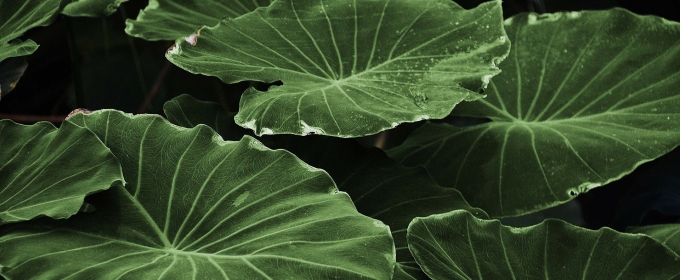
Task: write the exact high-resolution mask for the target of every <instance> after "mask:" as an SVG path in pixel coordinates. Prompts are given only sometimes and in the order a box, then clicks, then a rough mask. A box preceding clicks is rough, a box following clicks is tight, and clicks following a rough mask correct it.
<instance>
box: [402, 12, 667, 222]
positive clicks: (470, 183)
mask: <svg viewBox="0 0 680 280" xmlns="http://www.w3.org/2000/svg"><path fill="white" fill-rule="evenodd" d="M505 24H506V29H507V32H508V34H509V35H510V36H511V37H510V40H511V41H512V42H513V44H515V45H514V46H513V50H512V51H511V53H510V56H509V58H508V59H507V61H506V62H504V63H503V64H502V65H501V68H502V70H503V72H502V73H501V74H499V75H498V76H496V77H494V78H493V80H492V81H491V83H490V85H489V90H488V91H487V93H488V95H489V97H488V98H486V99H483V100H479V101H476V102H466V103H464V104H461V105H459V106H457V107H456V110H454V112H453V114H455V115H459V116H467V117H486V118H490V119H492V122H490V123H486V124H483V125H479V126H475V127H466V128H462V129H461V128H455V127H451V126H447V125H434V124H428V125H426V126H424V127H423V128H421V129H420V130H418V131H417V132H415V133H414V134H412V136H411V139H410V140H407V142H406V144H404V145H403V146H402V147H399V148H397V149H394V150H393V151H391V152H390V155H391V156H393V157H395V158H397V159H400V160H401V161H402V163H405V164H406V165H418V164H425V165H426V167H427V169H428V170H429V171H430V172H431V173H432V175H433V177H434V178H435V179H436V180H437V182H438V183H439V184H440V185H442V186H446V187H454V188H457V189H459V190H460V191H461V193H463V195H464V196H465V198H466V199H467V200H468V201H469V202H470V204H471V205H473V206H477V207H480V208H482V209H484V210H485V211H487V212H488V213H489V214H490V215H492V216H496V217H499V216H511V215H521V214H524V213H527V212H533V211H538V210H541V209H544V208H547V207H550V206H554V205H556V204H559V203H563V202H565V201H568V200H570V199H573V197H575V196H576V195H578V194H579V193H582V192H585V191H587V190H589V189H592V188H594V187H598V186H601V185H604V184H606V183H608V182H611V181H613V180H616V179H618V178H621V177H622V176H624V175H625V174H628V173H630V172H631V171H632V170H633V169H635V168H636V167H637V166H638V165H640V164H642V163H643V162H646V161H649V160H652V159H654V158H657V157H659V156H661V155H663V154H664V153H666V152H668V151H670V150H671V149H673V148H674V147H676V146H678V145H679V144H680V140H678V139H680V109H679V108H680V95H678V91H677V88H678V87H680V74H678V73H680V64H678V63H676V61H680V24H678V23H671V22H668V21H665V20H662V19H660V18H656V17H648V16H644V17H643V16H637V15H634V14H632V13H630V12H628V11H625V10H622V9H613V10H608V11H591V12H573V13H557V14H544V15H537V14H522V15H518V16H514V17H512V18H510V19H508V20H506V22H505Z"/></svg>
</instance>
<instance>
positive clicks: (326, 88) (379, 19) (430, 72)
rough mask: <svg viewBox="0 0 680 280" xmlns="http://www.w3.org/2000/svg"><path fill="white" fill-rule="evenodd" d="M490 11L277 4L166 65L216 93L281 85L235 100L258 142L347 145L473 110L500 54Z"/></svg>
mask: <svg viewBox="0 0 680 280" xmlns="http://www.w3.org/2000/svg"><path fill="white" fill-rule="evenodd" d="M501 20H502V14H501V5H500V1H493V2H488V3H484V4H482V5H480V6H479V7H477V8H475V9H473V10H464V9H462V8H461V7H459V6H458V5H457V4H455V3H453V2H451V1H448V0H423V1H412V0H391V1H390V0H379V1H356V0H338V1H322V0H316V1H308V0H277V1H274V2H273V3H272V4H271V5H270V6H269V7H267V8H260V9H257V10H255V11H254V12H252V13H248V14H245V15H243V16H241V17H238V18H236V19H225V20H223V21H222V22H220V24H218V25H217V26H215V27H205V28H202V29H201V30H199V32H197V33H195V34H193V35H192V36H190V37H187V38H185V39H180V40H178V41H177V42H176V44H175V47H173V48H172V49H171V50H170V51H168V53H167V54H166V57H167V58H168V59H169V60H170V61H171V62H173V63H175V64H176V65H178V66H179V67H181V68H184V69H186V70H187V71H189V72H192V73H200V74H205V75H210V76H216V77H219V78H220V79H222V81H224V82H225V83H236V82H239V81H245V80H251V81H261V82H266V83H271V82H275V81H278V80H280V81H282V82H283V85H282V86H272V87H271V88H269V90H268V91H266V92H260V91H257V90H256V89H254V88H250V89H248V90H246V92H245V93H244V94H243V96H242V98H241V103H240V109H239V113H238V114H237V115H236V123H238V124H239V125H240V126H243V127H246V128H250V129H253V130H254V131H255V133H256V134H257V135H263V134H296V135H307V134H324V135H332V136H338V137H358V136H365V135H370V134H375V133H378V132H380V131H382V130H385V129H389V128H393V127H395V126H397V125H398V124H399V123H402V122H415V121H419V120H422V119H429V118H443V117H445V116H446V115H448V114H449V113H450V112H451V110H452V109H453V107H454V106H455V105H456V104H457V103H458V102H460V101H462V100H473V99H476V98H478V97H479V96H480V95H479V94H477V91H479V90H480V89H481V88H483V87H485V86H486V84H487V82H488V80H489V79H490V78H491V77H492V76H493V75H496V74H498V72H499V70H498V68H497V67H496V66H495V65H496V63H498V62H500V61H501V60H502V59H503V58H504V57H505V56H506V55H507V52H508V48H509V42H508V41H507V40H506V36H505V31H504V30H503V26H502V23H501Z"/></svg>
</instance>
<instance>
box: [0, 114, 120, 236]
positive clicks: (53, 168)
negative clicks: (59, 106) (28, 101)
mask: <svg viewBox="0 0 680 280" xmlns="http://www.w3.org/2000/svg"><path fill="white" fill-rule="evenodd" d="M0 147H2V152H0V225H1V224H5V223H10V222H20V221H25V220H30V219H32V218H35V217H38V216H42V215H44V216H48V217H52V218H58V219H63V218H67V217H69V216H71V215H73V214H76V213H77V212H78V210H79V209H80V206H81V205H82V204H83V199H84V198H85V196H86V195H88V194H91V193H94V192H98V191H102V190H105V189H108V188H109V187H111V186H112V185H114V184H115V185H117V184H122V183H123V182H124V180H123V174H122V171H121V170H120V165H119V163H118V160H116V158H115V156H114V155H113V154H111V152H109V150H108V148H106V146H104V145H103V144H102V143H101V142H100V141H99V139H98V138H97V136H95V135H94V134H92V133H91V132H90V131H88V130H87V129H82V128H79V127H77V126H74V125H72V124H69V123H67V124H64V125H62V126H61V128H60V129H57V128H55V127H54V126H53V125H52V124H50V123H44V122H43V123H37V124H35V125H31V126H26V125H21V124H17V123H14V122H12V121H10V120H1V121H0Z"/></svg>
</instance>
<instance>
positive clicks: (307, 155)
mask: <svg viewBox="0 0 680 280" xmlns="http://www.w3.org/2000/svg"><path fill="white" fill-rule="evenodd" d="M163 109H164V111H165V114H166V115H167V116H168V119H169V120H170V121H171V122H173V123H174V124H177V125H181V126H184V127H194V126H197V125H199V124H205V125H208V126H210V127H212V128H213V129H214V130H215V131H218V132H219V133H220V135H222V136H223V137H224V138H225V139H240V138H241V137H243V135H244V133H247V132H249V130H245V129H243V128H241V127H239V126H237V125H236V124H235V123H234V114H232V113H229V112H227V110H226V109H224V108H222V107H221V106H220V105H218V104H216V103H213V102H203V101H198V100H196V99H194V98H193V97H191V96H189V95H181V96H179V97H176V98H174V99H173V100H170V101H168V102H167V103H166V104H165V106H164V107H163ZM262 142H263V143H264V144H265V145H267V146H268V147H270V148H276V149H286V150H288V151H291V152H292V153H294V154H295V155H296V156H298V157H299V158H300V159H302V160H304V161H305V162H306V163H308V164H310V165H312V166H315V167H318V168H321V169H324V170H325V171H327V172H328V173H329V174H330V175H331V177H333V180H334V181H335V182H336V183H337V184H338V188H339V189H340V190H341V191H344V192H347V193H348V194H349V195H350V197H352V201H353V202H354V205H356V207H357V210H359V212H360V213H362V214H364V215H367V216H369V217H371V218H375V219H379V220H381V221H382V222H384V223H385V224H387V225H388V226H389V227H390V229H391V230H392V235H393V237H394V242H395V247H396V251H397V261H398V263H399V265H400V266H402V268H403V269H406V270H408V271H409V273H410V274H412V275H418V272H419V271H420V267H418V265H417V264H416V263H415V260H414V259H413V257H412V256H411V253H410V252H409V250H408V245H407V243H406V228H407V227H408V224H409V223H410V222H411V220H412V219H413V218H415V217H422V216H429V215H431V214H437V213H443V212H449V211H453V210H457V209H466V210H469V211H472V212H473V213H475V215H477V216H478V217H483V218H488V216H487V215H486V213H484V211H481V210H480V209H477V208H473V207H470V205H469V204H467V202H466V201H465V199H464V198H463V197H462V196H461V194H460V193H459V192H458V191H457V190H454V189H447V188H442V187H440V186H438V185H437V184H436V183H435V182H434V180H433V179H432V177H430V175H429V174H428V173H427V171H425V169H424V168H422V167H414V168H406V167H404V166H401V165H400V164H398V163H397V162H395V161H394V160H392V159H390V158H389V157H387V155H385V153H384V152H383V151H381V150H380V149H377V148H370V149H367V148H363V147H361V145H359V144H358V143H357V142H356V141H354V139H341V138H334V137H327V136H318V135H315V136H306V137H299V136H288V135H276V136H264V137H262ZM395 273H397V272H396V271H395ZM420 274H422V273H420Z"/></svg>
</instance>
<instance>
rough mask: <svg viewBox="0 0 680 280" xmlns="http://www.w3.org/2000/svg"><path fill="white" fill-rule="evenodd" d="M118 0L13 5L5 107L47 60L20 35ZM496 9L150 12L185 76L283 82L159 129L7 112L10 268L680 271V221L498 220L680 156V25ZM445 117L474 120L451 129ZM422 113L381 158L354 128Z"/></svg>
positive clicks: (194, 110)
mask: <svg viewBox="0 0 680 280" xmlns="http://www.w3.org/2000/svg"><path fill="white" fill-rule="evenodd" d="M123 2H126V1H125V0H61V1H58V0H50V1H44V0H26V1H10V0H0V64H2V63H4V64H3V65H4V67H5V69H7V68H9V69H11V70H12V71H5V72H3V73H0V74H5V73H9V74H6V75H5V76H1V77H0V78H2V79H0V94H4V95H6V94H8V93H9V91H11V89H12V88H13V87H14V86H15V85H16V83H17V82H19V78H20V77H21V75H22V73H23V71H24V70H25V69H26V65H25V64H23V63H20V62H19V63H17V62H16V61H17V60H15V59H16V58H18V57H22V56H26V55H30V54H31V53H33V52H35V51H36V49H37V48H38V45H37V44H36V43H35V42H33V41H31V40H22V39H21V38H20V37H21V36H22V34H24V33H25V32H26V31H27V30H29V29H31V28H34V27H37V26H45V25H49V24H51V23H52V22H53V21H54V20H55V19H56V17H58V16H60V15H63V16H66V17H103V16H107V15H110V14H112V13H114V12H115V11H116V10H117V9H118V8H119V6H120V5H121V4H122V3H123ZM502 12H503V11H502V8H501V1H500V0H497V1H490V2H486V3H482V4H480V5H478V6H477V7H476V8H472V9H464V8H462V7H461V6H460V5H458V4H456V3H454V2H451V1H449V0H418V1H415V0H314V1H310V0H273V1H270V0H252V1H246V0H192V1H180V0H164V1H160V0H149V4H148V6H147V7H146V8H145V9H144V10H142V11H140V13H139V15H138V16H137V18H136V19H134V20H128V21H127V22H126V29H125V32H126V33H127V34H128V35H130V36H134V37H138V38H141V39H144V40H148V41H163V40H166V41H168V40H174V41H175V43H174V45H172V46H171V47H170V48H169V49H168V51H167V53H166V55H165V56H166V58H167V60H168V61H169V62H170V63H172V64H174V65H176V66H178V67H180V68H182V69H184V70H186V71H187V72H190V73H194V74H202V75H207V76H214V77H217V78H219V79H220V80H221V81H222V82H224V83H226V84H234V83H239V82H244V81H245V82H251V83H254V82H261V83H269V84H270V86H269V87H268V88H262V87H258V86H251V87H249V88H248V89H246V90H245V92H243V94H242V96H241V99H240V103H239V108H238V112H237V113H234V112H230V111H229V110H228V109H227V108H224V106H222V105H220V104H218V103H215V102H208V101H201V100H198V99H196V98H195V97H194V96H192V95H188V94H185V95H181V96H178V97H176V98H173V99H172V100H169V101H167V102H166V103H165V104H164V105H163V112H164V116H161V115H154V114H136V115H133V114H129V113H124V112H122V111H119V110H113V109H104V110H95V111H92V112H90V111H88V110H78V111H75V112H74V113H73V114H72V115H70V116H69V118H68V119H67V120H65V121H64V122H63V123H61V124H60V125H59V127H56V126H54V125H53V124H51V123H48V122H38V123H35V124H32V125H23V124H18V123H15V122H13V121H11V120H0V148H1V149H0V277H5V278H6V279H146V278H158V279H218V278H223V279H330V278H333V279H364V278H367V279H485V278H486V279H510V278H511V279H549V278H557V279H572V278H582V279H680V256H679V254H680V234H678V233H680V225H679V224H672V223H669V224H660V225H654V226H647V227H636V228H629V229H627V230H626V231H625V232H624V231H617V230H613V229H610V228H606V227H605V228H601V229H598V230H590V229H585V228H583V227H579V226H577V225H572V224H569V223H567V222H565V221H563V220H559V219H547V220H545V221H543V222H541V223H540V224H537V225H533V226H528V227H511V226H508V225H504V224H502V223H501V221H499V219H503V218H508V217H514V216H520V215H525V214H529V213H535V212H538V211H541V210H544V209H548V208H551V207H553V206H557V205H562V204H565V203H568V202H569V201H571V200H573V199H574V198H575V197H577V196H578V195H579V194H582V193H585V192H587V191H589V190H591V189H594V188H597V187H600V186H603V185H607V184H610V183H612V182H614V181H616V180H618V179H620V178H622V177H624V176H626V175H627V174H629V173H631V172H632V171H633V170H635V169H636V168H638V167H639V166H640V165H641V164H643V163H645V162H648V161H652V160H655V159H657V158H659V157H661V156H663V155H664V154H666V153H669V152H670V151H671V150H672V149H674V148H675V147H677V146H678V145H680V94H679V93H680V92H678V90H677V89H678V88H680V63H678V61H680V24H679V23H677V22H672V21H668V20H666V19H663V18H660V17H655V16H640V15H636V14H634V13H631V12H629V11H627V10H624V9H620V8H616V9H610V10H603V11H580V12H560V13H551V14H537V13H521V14H518V15H514V16H512V17H509V18H507V19H505V20H504V19H503V13H502ZM71 35H74V34H71ZM121 82H124V81H121ZM82 83H84V81H76V88H75V89H74V91H75V95H76V98H77V100H78V102H79V103H80V104H83V103H82V102H83V99H84V98H85V96H87V94H88V93H87V92H84V91H83V88H82V86H81V85H82ZM79 84H80V85H79ZM0 96H1V95H0ZM450 116H457V117H461V118H460V119H461V120H466V121H465V123H464V125H458V126H454V125H451V124H448V123H445V122H441V121H438V120H440V119H444V118H447V117H450ZM463 117H465V118H463ZM425 120H430V121H425ZM470 120H472V121H470ZM414 122H417V129H415V131H413V133H411V134H410V135H409V136H408V138H407V139H406V140H405V141H404V142H403V143H401V144H400V145H398V146H396V147H392V148H389V149H381V148H376V147H365V146H362V145H360V144H359V143H358V142H357V141H355V139H354V138H360V137H365V136H370V135H376V134H379V135H382V136H384V135H385V133H386V132H387V131H391V130H393V129H394V128H395V127H397V126H403V125H405V124H406V123H414Z"/></svg>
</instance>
